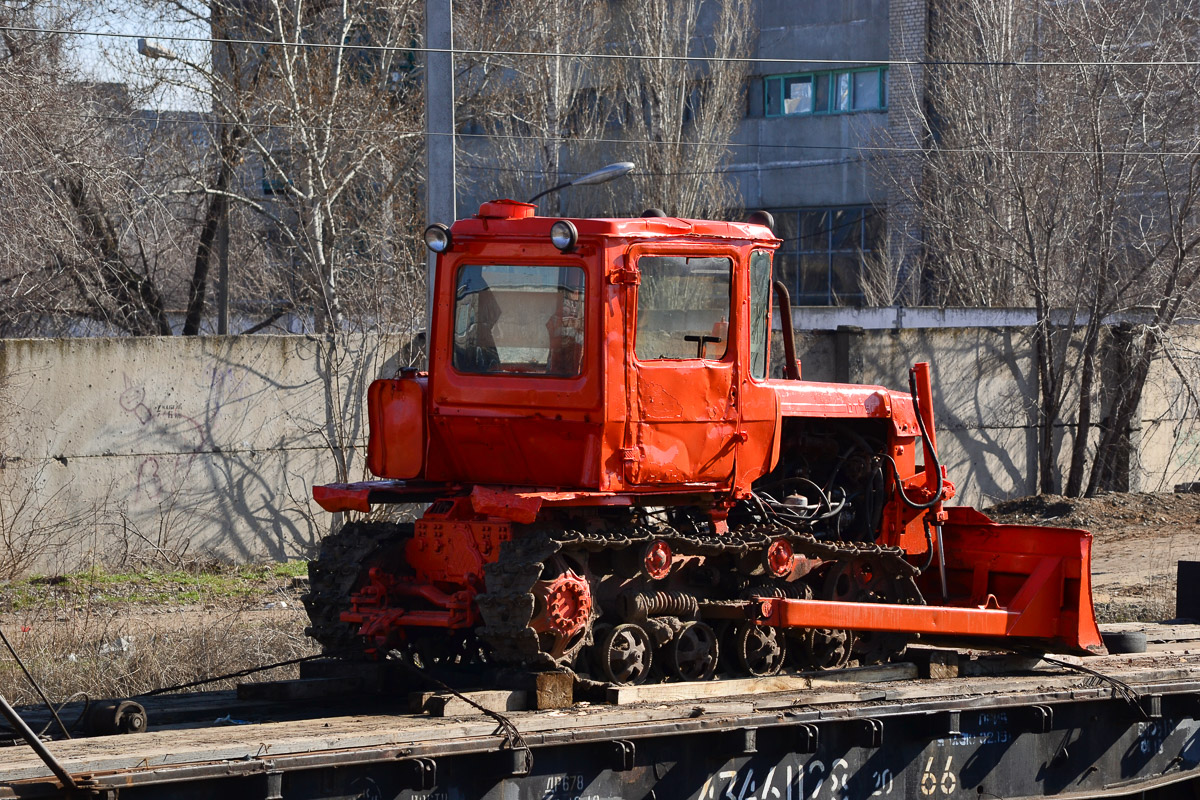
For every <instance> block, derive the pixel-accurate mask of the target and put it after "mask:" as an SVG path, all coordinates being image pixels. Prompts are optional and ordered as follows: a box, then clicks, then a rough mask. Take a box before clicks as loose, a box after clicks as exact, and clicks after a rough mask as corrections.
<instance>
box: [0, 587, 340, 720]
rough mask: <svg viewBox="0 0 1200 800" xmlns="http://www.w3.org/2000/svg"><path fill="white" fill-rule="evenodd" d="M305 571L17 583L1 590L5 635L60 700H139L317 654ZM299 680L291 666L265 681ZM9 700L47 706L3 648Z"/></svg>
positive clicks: (3, 690)
mask: <svg viewBox="0 0 1200 800" xmlns="http://www.w3.org/2000/svg"><path fill="white" fill-rule="evenodd" d="M295 571H296V570H295V569H291V570H284V571H282V572H280V571H278V570H274V569H273V568H263V569H259V570H250V571H247V570H245V569H244V568H243V570H233V569H230V568H220V569H219V570H218V571H216V572H215V573H214V572H200V573H197V574H195V575H186V574H178V573H171V572H154V571H140V572H138V573H130V574H127V575H123V576H122V575H109V574H99V575H98V574H96V573H81V574H79V575H74V576H66V577H65V578H62V579H55V580H54V581H45V580H43V581H41V582H38V581H37V580H36V579H35V580H33V581H26V582H21V583H20V584H14V583H9V584H4V585H0V609H3V610H0V630H3V631H4V633H5V635H6V636H7V637H8V639H9V641H10V642H11V643H12V645H13V647H14V648H15V649H16V651H17V653H18V654H19V655H20V657H21V660H22V661H23V662H24V663H25V666H26V667H27V668H28V669H29V671H30V672H31V673H32V674H33V676H34V678H35V679H36V680H37V681H38V682H39V683H40V684H41V686H42V688H43V689H44V690H45V692H46V694H47V695H48V696H49V697H50V699H51V700H52V701H54V702H62V701H65V700H66V699H67V698H69V697H71V696H72V695H74V694H76V693H80V692H82V693H85V694H87V695H88V696H89V697H93V698H95V697H131V696H134V695H137V694H140V693H142V692H147V691H152V690H155V689H159V688H163V687H167V686H175V685H178V684H181V683H187V682H191V681H195V680H201V679H206V678H211V677H214V676H217V675H223V674H226V673H230V672H236V671H238V670H242V669H246V668H249V667H255V666H260V665H263V664H269V663H274V662H277V661H283V660H287V659H291V658H297V657H300V656H305V655H311V654H314V653H316V652H317V651H318V648H317V647H316V646H315V644H314V643H313V642H312V641H311V640H309V639H308V638H307V637H305V635H304V626H305V623H306V621H307V618H306V616H305V614H304V610H303V607H302V606H301V604H300V601H299V591H298V590H295V589H293V588H291V580H292V576H293V573H294V572H295ZM297 674H298V668H297V667H296V666H291V667H283V668H278V669H275V670H272V671H270V672H264V673H259V674H256V675H255V677H254V680H266V679H269V678H276V679H279V678H290V677H296V675H297ZM236 683H237V680H228V681H223V682H219V683H214V684H211V685H209V686H206V687H205V688H210V689H217V688H232V687H233V686H235V685H236ZM0 694H3V695H4V696H5V697H6V698H8V699H9V700H10V701H11V702H13V703H17V704H21V703H34V702H38V699H37V696H36V694H35V693H34V691H33V689H32V687H30V685H29V683H28V681H26V679H25V677H24V675H23V674H22V673H21V670H20V668H19V666H18V665H17V663H16V661H15V659H13V658H12V656H11V654H9V653H8V651H7V650H6V649H4V648H2V647H0Z"/></svg>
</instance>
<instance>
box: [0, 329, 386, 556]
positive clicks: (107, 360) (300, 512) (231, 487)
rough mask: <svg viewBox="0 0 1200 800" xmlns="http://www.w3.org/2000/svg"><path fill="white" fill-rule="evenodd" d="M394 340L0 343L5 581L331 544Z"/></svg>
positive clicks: (0, 522) (288, 552)
mask: <svg viewBox="0 0 1200 800" xmlns="http://www.w3.org/2000/svg"><path fill="white" fill-rule="evenodd" d="M400 350H401V343H400V342H399V341H397V340H394V339H382V340H381V339H378V338H371V339H369V340H364V339H363V338H361V337H358V338H350V339H342V340H339V341H337V342H333V341H329V340H323V339H316V338H310V337H275V336H253V337H237V338H226V337H221V338H217V337H203V338H190V337H189V338H183V337H172V338H144V339H57V340H51V339H42V340H13V341H5V342H2V343H0V391H2V393H3V408H4V413H3V417H2V418H0V577H2V576H3V575H4V574H5V572H11V571H13V570H14V569H16V570H22V569H30V568H36V569H38V570H55V569H59V568H71V567H74V566H77V565H79V564H81V563H88V562H89V561H91V560H92V559H103V560H106V561H109V562H112V561H118V562H119V561H121V560H123V559H126V558H128V557H129V555H130V554H137V553H145V552H159V553H161V554H165V555H166V556H168V557H171V558H176V557H190V556H200V555H203V554H205V553H208V552H212V553H218V554H220V555H221V556H223V557H227V558H237V559H257V558H273V559H282V558H285V557H288V556H296V555H298V554H301V553H304V552H306V551H307V550H309V549H310V548H311V547H312V546H313V545H314V544H316V542H317V541H318V540H319V538H320V537H321V535H322V534H323V532H324V531H326V530H327V529H328V526H329V523H330V519H329V515H327V514H325V513H324V512H323V511H321V510H320V509H319V508H318V507H317V506H315V505H314V504H313V503H312V502H311V500H310V494H309V489H310V486H311V484H312V483H314V482H329V481H334V480H337V479H338V478H339V477H340V476H341V475H345V474H347V473H348V474H349V475H350V476H351V477H353V478H355V479H359V478H361V477H363V475H362V466H361V462H360V461H353V460H352V461H351V462H350V463H348V464H343V463H339V458H338V456H337V454H338V453H340V452H341V449H340V448H339V447H335V446H332V445H335V444H337V443H343V442H355V441H359V440H361V438H362V437H363V435H364V432H363V430H362V425H361V417H360V415H359V409H360V400H361V398H362V397H363V396H364V392H365V387H366V383H367V382H368V381H369V380H370V379H372V378H374V377H375V376H377V375H380V374H389V372H394V371H395V367H394V363H395V362H394V360H393V356H394V355H395V354H396V353H397V352H399V351H400Z"/></svg>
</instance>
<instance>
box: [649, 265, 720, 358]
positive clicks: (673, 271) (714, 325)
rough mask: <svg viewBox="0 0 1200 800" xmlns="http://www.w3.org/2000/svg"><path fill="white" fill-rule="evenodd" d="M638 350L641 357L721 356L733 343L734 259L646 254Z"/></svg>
mask: <svg viewBox="0 0 1200 800" xmlns="http://www.w3.org/2000/svg"><path fill="white" fill-rule="evenodd" d="M638 272H639V273H640V275H641V282H640V283H639V284H638V288H637V298H638V300H637V331H636V334H635V335H636V339H635V346H634V352H635V354H636V355H637V358H638V360H639V361H655V360H659V359H698V358H704V359H709V360H720V359H722V358H724V357H725V352H726V350H727V347H728V344H729V307H730V296H731V286H732V274H733V262H732V261H731V260H730V259H728V258H714V257H709V256H704V257H695V256H642V257H641V258H639V259H638Z"/></svg>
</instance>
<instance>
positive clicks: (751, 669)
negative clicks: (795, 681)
mask: <svg viewBox="0 0 1200 800" xmlns="http://www.w3.org/2000/svg"><path fill="white" fill-rule="evenodd" d="M732 638H733V653H734V658H735V660H736V661H737V665H738V667H739V668H740V669H741V670H742V671H743V672H745V673H747V674H749V675H750V676H752V677H755V678H765V677H767V676H770V675H774V674H776V673H777V672H779V670H780V669H781V668H782V667H783V661H784V658H785V657H786V656H787V637H786V636H785V635H784V633H783V631H781V630H779V629H778V628H773V627H770V626H768V625H756V624H754V623H753V622H739V623H738V624H736V625H734V627H733V635H732Z"/></svg>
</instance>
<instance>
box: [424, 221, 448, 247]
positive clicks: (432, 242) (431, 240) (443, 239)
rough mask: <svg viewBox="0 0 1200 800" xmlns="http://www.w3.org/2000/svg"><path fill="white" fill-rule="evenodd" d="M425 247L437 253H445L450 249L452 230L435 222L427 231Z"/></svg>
mask: <svg viewBox="0 0 1200 800" xmlns="http://www.w3.org/2000/svg"><path fill="white" fill-rule="evenodd" d="M425 246H426V247H428V248H429V249H430V250H432V251H433V252H435V253H444V252H446V251H447V250H449V249H450V229H449V228H447V227H446V226H445V225H443V224H442V223H440V222H435V223H433V224H432V225H430V226H429V227H428V228H426V229H425Z"/></svg>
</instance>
